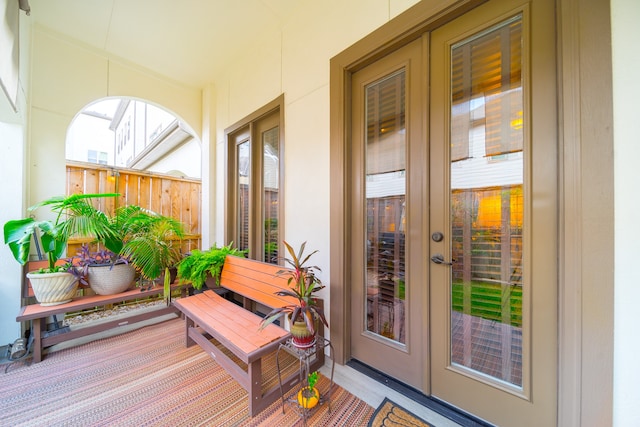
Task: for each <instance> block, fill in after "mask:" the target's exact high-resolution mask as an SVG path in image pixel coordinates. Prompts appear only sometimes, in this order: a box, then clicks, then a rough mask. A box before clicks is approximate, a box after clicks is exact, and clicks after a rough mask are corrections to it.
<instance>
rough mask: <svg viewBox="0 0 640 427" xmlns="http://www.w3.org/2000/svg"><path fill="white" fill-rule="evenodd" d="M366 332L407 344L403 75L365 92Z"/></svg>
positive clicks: (398, 74) (391, 78)
mask: <svg viewBox="0 0 640 427" xmlns="http://www.w3.org/2000/svg"><path fill="white" fill-rule="evenodd" d="M365 106H366V113H365V114H366V134H365V149H366V156H365V161H366V165H365V170H366V178H365V194H366V203H367V208H366V215H367V218H366V227H367V230H366V234H365V238H366V241H365V242H363V245H364V246H365V247H366V248H367V266H366V286H367V290H366V292H365V293H364V295H365V298H366V301H365V306H366V322H365V324H366V328H367V329H366V330H367V331H369V332H372V333H374V334H378V335H381V336H383V337H386V338H388V339H390V340H393V341H397V342H398V343H401V344H404V343H405V342H406V336H405V331H406V327H405V326H406V325H405V306H404V300H405V296H406V279H405V260H404V254H405V227H406V224H405V204H406V198H405V189H406V144H407V143H406V132H405V71H404V70H401V71H398V72H396V73H394V74H392V75H390V76H386V77H384V78H383V79H381V80H378V81H376V82H373V83H371V84H369V85H368V86H367V87H366V88H365Z"/></svg>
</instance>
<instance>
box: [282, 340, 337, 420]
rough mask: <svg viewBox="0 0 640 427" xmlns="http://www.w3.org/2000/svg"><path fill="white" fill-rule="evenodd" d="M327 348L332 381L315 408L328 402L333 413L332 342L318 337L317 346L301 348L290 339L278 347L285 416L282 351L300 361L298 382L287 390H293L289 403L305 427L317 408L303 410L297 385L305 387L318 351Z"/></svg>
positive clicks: (321, 394)
mask: <svg viewBox="0 0 640 427" xmlns="http://www.w3.org/2000/svg"><path fill="white" fill-rule="evenodd" d="M327 347H328V348H329V358H330V359H331V379H330V383H329V388H328V389H327V390H325V391H324V392H323V391H320V401H319V402H318V405H317V406H316V407H315V408H317V407H318V406H320V405H322V404H323V403H325V402H327V404H328V406H329V412H331V391H332V389H333V372H334V369H335V365H336V362H335V358H334V355H333V345H332V344H331V341H329V340H328V339H326V338H324V337H320V336H318V337H316V342H315V344H314V345H312V346H311V347H309V348H299V347H296V346H294V345H293V343H292V341H291V339H289V340H287V341H286V342H284V343H282V344H280V346H279V347H278V351H277V352H276V367H277V369H278V382H279V383H280V395H281V399H282V413H283V414H284V404H285V394H286V393H285V392H284V389H283V386H282V373H281V370H280V351H285V352H287V353H288V354H290V355H291V356H293V357H295V358H297V359H298V379H297V382H295V383H293V384H288V387H287V389H289V388H291V389H293V397H292V398H290V399H288V402H290V403H291V404H292V406H293V407H294V408H296V409H297V410H298V411H299V413H300V414H301V416H302V418H303V419H304V424H305V425H306V424H307V418H308V416H309V412H310V411H312V410H313V409H315V408H311V409H307V408H303V407H302V406H300V405H299V404H298V399H297V394H298V391H299V389H298V388H296V387H295V385H296V384H298V385H300V386H303V387H304V386H305V385H306V384H307V381H308V375H309V374H310V373H311V372H310V367H311V365H312V363H311V362H312V360H313V359H314V357H317V352H318V351H321V352H324V350H325V348H327Z"/></svg>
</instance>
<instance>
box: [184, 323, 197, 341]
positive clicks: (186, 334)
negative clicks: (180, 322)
mask: <svg viewBox="0 0 640 427" xmlns="http://www.w3.org/2000/svg"><path fill="white" fill-rule="evenodd" d="M184 325H185V329H184V336H185V338H186V340H187V347H191V346H192V345H194V344H195V343H196V342H195V341H194V340H193V339H192V338H191V337H190V336H189V329H190V328H191V327H192V326H193V319H191V318H190V317H189V316H186V315H185V319H184Z"/></svg>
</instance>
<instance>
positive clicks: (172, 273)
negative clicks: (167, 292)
mask: <svg viewBox="0 0 640 427" xmlns="http://www.w3.org/2000/svg"><path fill="white" fill-rule="evenodd" d="M164 273H165V270H162V273H160V277H158V278H157V279H156V280H155V282H156V283H158V284H160V286H162V285H164ZM177 277H178V269H177V268H176V267H169V280H170V282H169V283H173V282H175V281H176V278H177Z"/></svg>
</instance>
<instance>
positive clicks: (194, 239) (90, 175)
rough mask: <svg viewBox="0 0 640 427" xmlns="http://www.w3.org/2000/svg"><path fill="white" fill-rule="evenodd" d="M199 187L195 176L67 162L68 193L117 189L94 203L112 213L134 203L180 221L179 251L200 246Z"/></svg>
mask: <svg viewBox="0 0 640 427" xmlns="http://www.w3.org/2000/svg"><path fill="white" fill-rule="evenodd" d="M201 191H202V190H201V184H200V180H198V179H189V178H177V177H173V176H169V175H161V174H157V173H151V172H142V171H133V170H130V169H120V168H114V167H105V166H102V165H91V164H87V163H79V162H67V190H66V193H67V194H68V195H71V194H78V193H82V194H88V193H119V194H120V197H117V198H103V199H96V200H95V203H97V207H98V208H99V209H101V210H103V211H104V212H106V213H107V214H109V215H112V214H113V213H114V211H115V210H116V209H117V208H118V207H120V206H129V205H138V206H140V207H142V208H146V209H150V210H152V211H154V212H156V213H158V214H161V215H165V216H170V217H172V218H175V219H177V220H179V221H181V222H182V223H183V224H184V227H185V233H186V236H185V238H184V239H183V241H182V252H183V253H186V252H189V251H191V250H192V249H199V248H200V244H201V228H200V211H201ZM86 242H87V239H73V240H70V241H69V247H68V250H67V253H68V254H69V255H73V254H75V253H76V252H77V250H78V249H79V247H80V246H81V245H82V244H83V243H86Z"/></svg>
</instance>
